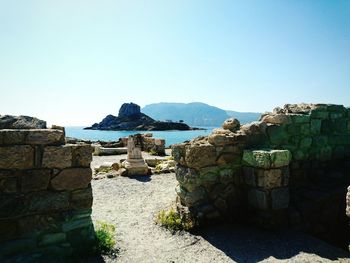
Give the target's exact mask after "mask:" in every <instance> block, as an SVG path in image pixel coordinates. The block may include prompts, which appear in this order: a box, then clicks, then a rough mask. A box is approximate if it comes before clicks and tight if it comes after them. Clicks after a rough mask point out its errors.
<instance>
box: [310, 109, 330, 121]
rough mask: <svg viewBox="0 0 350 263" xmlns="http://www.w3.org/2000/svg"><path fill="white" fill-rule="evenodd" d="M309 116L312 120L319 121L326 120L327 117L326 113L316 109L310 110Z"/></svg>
mask: <svg viewBox="0 0 350 263" xmlns="http://www.w3.org/2000/svg"><path fill="white" fill-rule="evenodd" d="M310 115H311V118H312V119H321V120H325V119H328V117H329V113H328V112H327V111H323V110H318V109H315V110H312V111H311V113H310Z"/></svg>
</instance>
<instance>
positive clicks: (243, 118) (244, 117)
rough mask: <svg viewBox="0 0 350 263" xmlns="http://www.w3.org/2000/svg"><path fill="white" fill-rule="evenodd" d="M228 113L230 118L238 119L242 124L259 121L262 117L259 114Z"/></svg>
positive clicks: (229, 111) (230, 111) (228, 111)
mask: <svg viewBox="0 0 350 263" xmlns="http://www.w3.org/2000/svg"><path fill="white" fill-rule="evenodd" d="M226 113H227V115H228V116H230V117H233V118H236V119H238V120H239V121H240V122H241V123H242V124H244V123H249V122H252V121H257V120H259V118H260V116H261V113H258V112H239V111H232V110H227V111H226Z"/></svg>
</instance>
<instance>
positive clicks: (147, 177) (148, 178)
mask: <svg viewBox="0 0 350 263" xmlns="http://www.w3.org/2000/svg"><path fill="white" fill-rule="evenodd" d="M129 178H130V179H133V180H137V181H139V182H142V183H147V182H149V181H151V180H152V178H151V176H150V175H133V176H129Z"/></svg>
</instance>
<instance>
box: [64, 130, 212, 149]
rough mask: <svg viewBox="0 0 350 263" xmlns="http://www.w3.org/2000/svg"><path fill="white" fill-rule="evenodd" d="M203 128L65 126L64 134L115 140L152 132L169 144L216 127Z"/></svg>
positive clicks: (94, 139) (75, 136) (89, 138)
mask: <svg viewBox="0 0 350 263" xmlns="http://www.w3.org/2000/svg"><path fill="white" fill-rule="evenodd" d="M201 128H203V130H193V131H99V130H84V127H80V126H79V127H78V126H74V127H73V126H70V127H69V126H68V127H66V136H68V137H74V138H78V139H84V140H91V141H98V140H101V141H117V140H118V139H119V138H122V137H126V136H129V135H133V134H136V133H152V134H153V137H154V138H159V139H165V145H166V146H170V145H172V144H175V143H181V142H184V141H187V140H191V139H194V138H196V137H198V136H207V135H209V134H210V133H211V132H212V131H213V129H215V128H217V127H201Z"/></svg>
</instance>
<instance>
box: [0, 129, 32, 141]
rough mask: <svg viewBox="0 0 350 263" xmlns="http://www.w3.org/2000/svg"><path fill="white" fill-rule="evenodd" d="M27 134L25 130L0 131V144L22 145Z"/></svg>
mask: <svg viewBox="0 0 350 263" xmlns="http://www.w3.org/2000/svg"><path fill="white" fill-rule="evenodd" d="M27 133H28V132H27V130H7V129H5V130H0V138H2V140H0V144H1V145H14V144H24V143H25V138H26V136H27Z"/></svg>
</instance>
